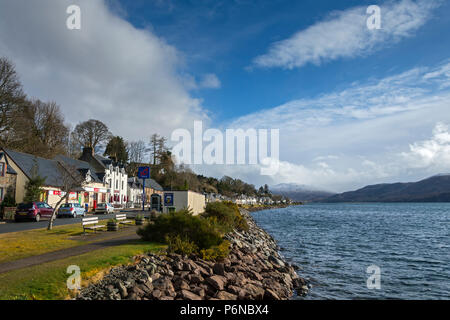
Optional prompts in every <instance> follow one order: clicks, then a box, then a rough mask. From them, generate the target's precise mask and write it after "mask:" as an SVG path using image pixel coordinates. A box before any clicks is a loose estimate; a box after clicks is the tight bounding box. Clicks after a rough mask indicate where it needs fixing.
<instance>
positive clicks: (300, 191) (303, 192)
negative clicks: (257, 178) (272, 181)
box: [270, 183, 334, 201]
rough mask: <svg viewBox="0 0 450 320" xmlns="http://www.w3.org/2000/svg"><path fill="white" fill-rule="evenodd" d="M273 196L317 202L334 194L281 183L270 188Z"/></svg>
mask: <svg viewBox="0 0 450 320" xmlns="http://www.w3.org/2000/svg"><path fill="white" fill-rule="evenodd" d="M270 190H271V191H272V193H273V194H278V195H281V196H284V197H287V198H289V199H291V200H294V201H318V200H320V199H323V198H327V197H330V196H332V195H333V194H334V193H332V192H329V191H324V190H319V189H316V188H313V187H309V186H305V185H299V184H295V183H282V184H277V185H275V186H272V187H270Z"/></svg>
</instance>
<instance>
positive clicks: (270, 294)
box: [263, 289, 280, 300]
mask: <svg viewBox="0 0 450 320" xmlns="http://www.w3.org/2000/svg"><path fill="white" fill-rule="evenodd" d="M263 299H264V300H280V297H279V296H278V294H276V293H275V291H273V290H271V289H266V291H265V292H264V298H263Z"/></svg>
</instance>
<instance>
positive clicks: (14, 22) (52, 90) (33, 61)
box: [0, 0, 207, 139]
mask: <svg viewBox="0 0 450 320" xmlns="http://www.w3.org/2000/svg"><path fill="white" fill-rule="evenodd" d="M71 4H76V5H79V6H80V8H81V30H68V29H67V28H66V19H67V17H68V15H67V14H66V8H67V7H68V6H69V5H71ZM116 11H117V10H116ZM0 52H1V53H2V55H6V56H8V57H9V58H10V59H12V60H13V61H14V62H15V63H16V66H17V70H18V72H19V74H20V76H21V80H22V82H23V83H24V87H25V90H26V92H27V93H28V94H29V95H31V96H35V97H37V98H40V99H51V100H55V101H56V102H57V103H59V104H60V105H61V107H62V109H63V112H64V114H65V115H66V119H67V121H69V122H71V123H72V124H76V123H78V122H79V121H82V120H87V119H89V118H95V119H99V120H102V121H104V122H105V123H106V124H107V125H108V126H109V127H110V129H111V130H112V131H113V133H115V134H118V135H123V136H125V138H130V139H137V138H144V139H145V138H146V137H148V136H150V135H151V134H152V133H154V132H158V133H161V134H164V135H166V136H167V135H169V134H170V132H171V131H172V130H173V129H174V128H177V127H185V126H186V124H190V123H193V120H195V119H198V120H201V119H203V120H207V116H206V115H205V111H204V109H203V107H202V105H201V101H200V100H198V99H194V98H193V97H192V96H191V95H190V94H189V92H188V91H187V90H188V89H187V88H186V86H185V85H184V83H183V81H182V80H181V79H180V74H181V73H182V68H183V59H182V57H181V55H180V54H179V52H178V51H177V50H176V48H174V47H173V46H170V45H168V44H167V43H165V42H164V39H161V38H159V37H158V36H156V35H155V34H154V33H152V32H151V31H150V30H145V29H137V28H135V27H134V26H133V25H131V24H130V23H128V22H127V21H125V20H123V19H122V18H121V17H119V16H117V15H115V14H114V13H112V12H111V11H110V9H109V8H108V6H107V5H106V3H105V2H104V1H102V0H95V1H92V0H70V1H69V0H58V1H54V0H40V1H28V0H14V1H3V0H2V1H0ZM180 70H181V71H180Z"/></svg>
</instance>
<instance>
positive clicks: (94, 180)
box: [54, 155, 110, 211]
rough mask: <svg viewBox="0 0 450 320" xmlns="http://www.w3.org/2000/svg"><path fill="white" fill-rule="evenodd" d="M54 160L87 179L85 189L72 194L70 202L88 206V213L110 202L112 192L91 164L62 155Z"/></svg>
mask: <svg viewBox="0 0 450 320" xmlns="http://www.w3.org/2000/svg"><path fill="white" fill-rule="evenodd" d="M54 159H55V160H57V161H59V162H64V163H65V164H67V165H69V166H70V167H73V168H76V169H77V170H78V171H79V172H80V173H81V174H83V176H85V177H86V182H87V183H86V185H85V186H84V187H83V190H82V191H80V192H77V193H76V194H75V193H74V194H73V195H72V194H71V195H70V196H69V202H78V203H80V204H81V205H83V206H84V205H85V204H88V211H91V210H93V209H95V208H96V207H97V204H99V203H104V202H108V201H109V193H110V190H109V189H108V188H107V186H106V184H105V183H104V181H103V179H101V178H100V177H99V176H98V175H97V174H96V172H95V169H94V168H93V167H92V166H91V164H90V163H89V162H86V161H81V160H76V159H72V158H70V157H67V156H62V155H58V156H56V157H55V158H54Z"/></svg>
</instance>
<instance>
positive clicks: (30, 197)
mask: <svg viewBox="0 0 450 320" xmlns="http://www.w3.org/2000/svg"><path fill="white" fill-rule="evenodd" d="M38 172H39V167H38V164H37V161H36V160H34V164H33V167H32V169H31V177H30V178H29V179H28V181H27V183H26V184H25V197H24V198H23V201H24V202H35V201H39V200H40V197H41V192H42V186H43V185H44V183H45V179H46V177H41V176H40V175H39V173H38Z"/></svg>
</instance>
